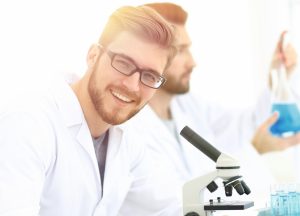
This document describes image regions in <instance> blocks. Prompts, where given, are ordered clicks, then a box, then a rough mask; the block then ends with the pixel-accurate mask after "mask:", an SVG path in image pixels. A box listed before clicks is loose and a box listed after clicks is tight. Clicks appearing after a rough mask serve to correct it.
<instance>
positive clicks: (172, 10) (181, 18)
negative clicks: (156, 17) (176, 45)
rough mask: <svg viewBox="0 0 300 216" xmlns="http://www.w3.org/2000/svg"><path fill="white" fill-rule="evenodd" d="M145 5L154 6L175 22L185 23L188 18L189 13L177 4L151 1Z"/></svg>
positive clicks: (161, 13)
mask: <svg viewBox="0 0 300 216" xmlns="http://www.w3.org/2000/svg"><path fill="white" fill-rule="evenodd" d="M144 5H145V6H148V7H151V8H153V9H154V10H155V11H157V12H158V13H159V14H160V15H161V16H162V17H164V18H165V19H166V20H167V21H169V22H171V23H174V24H179V25H185V23H186V20H187V18H188V13H187V12H186V11H185V10H184V9H183V8H182V7H181V6H179V5H177V4H173V3H168V2H162V3H149V4H144Z"/></svg>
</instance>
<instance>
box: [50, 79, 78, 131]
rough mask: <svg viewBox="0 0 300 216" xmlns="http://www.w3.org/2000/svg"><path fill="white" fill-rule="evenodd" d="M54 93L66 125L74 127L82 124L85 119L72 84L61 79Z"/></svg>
mask: <svg viewBox="0 0 300 216" xmlns="http://www.w3.org/2000/svg"><path fill="white" fill-rule="evenodd" d="M53 95H54V99H55V103H56V105H57V107H58V109H59V111H60V113H61V114H62V115H61V118H62V119H63V121H64V123H65V125H66V126H67V127H72V126H75V125H78V124H81V123H82V121H83V120H84V115H83V111H82V109H81V106H80V103H79V101H78V98H77V96H76V95H75V93H74V91H73V90H72V88H71V86H70V85H69V84H68V83H67V82H65V81H62V80H59V81H58V85H56V88H55V89H53Z"/></svg>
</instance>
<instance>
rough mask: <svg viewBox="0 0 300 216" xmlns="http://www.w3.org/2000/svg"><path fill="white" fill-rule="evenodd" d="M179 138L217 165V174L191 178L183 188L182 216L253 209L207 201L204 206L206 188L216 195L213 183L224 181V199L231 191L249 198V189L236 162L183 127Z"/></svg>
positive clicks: (241, 204) (237, 203)
mask: <svg viewBox="0 0 300 216" xmlns="http://www.w3.org/2000/svg"><path fill="white" fill-rule="evenodd" d="M180 135H181V136H183V137H184V138H185V139H186V140H187V141H189V142H190V143H191V144H193V145H194V146H195V147H196V148H198V149H199V150H200V151H201V152H203V153H204V154H205V155H206V156H207V157H209V158H210V159H212V160H213V161H214V162H215V163H216V170H215V171H212V172H210V173H207V174H206V175H203V176H200V177H197V178H194V179H192V180H190V181H188V182H186V183H185V184H184V186H183V215H184V216H212V215H213V212H215V211H217V210H244V209H247V208H250V207H252V206H254V202H253V201H227V202H226V201H222V200H221V198H220V197H218V199H217V200H216V201H214V200H212V199H210V200H209V202H208V203H204V191H205V188H207V189H208V190H209V191H210V192H211V193H212V192H214V191H216V190H217V188H218V185H217V184H216V183H215V181H214V180H215V179H217V178H221V179H223V184H224V188H225V195H226V196H231V195H232V191H233V188H234V189H235V190H236V192H237V193H238V194H239V195H243V194H247V195H248V194H250V192H251V191H250V189H249V187H248V186H247V185H246V183H245V182H244V181H243V180H242V176H241V175H239V172H240V165H239V162H238V161H237V160H235V159H234V158H232V157H231V156H229V155H226V154H224V153H221V152H220V151H219V150H218V149H216V148H215V147H214V146H212V145H211V144H210V143H208V142H207V141H206V140H204V139H203V138H202V137H200V136H199V135H198V134H197V133H195V132H194V131H193V130H192V129H190V128H189V127H188V126H185V127H184V128H183V129H182V130H181V132H180Z"/></svg>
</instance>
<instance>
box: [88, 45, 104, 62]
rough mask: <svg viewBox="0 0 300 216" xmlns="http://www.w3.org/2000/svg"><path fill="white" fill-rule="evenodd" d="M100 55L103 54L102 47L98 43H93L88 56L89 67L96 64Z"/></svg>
mask: <svg viewBox="0 0 300 216" xmlns="http://www.w3.org/2000/svg"><path fill="white" fill-rule="evenodd" d="M99 55H101V48H100V47H98V44H92V45H91V46H90V48H89V51H88V54H87V57H86V62H87V65H88V67H93V66H94V64H95V63H96V61H97V58H98V56H99Z"/></svg>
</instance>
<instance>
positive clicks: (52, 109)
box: [0, 6, 175, 216]
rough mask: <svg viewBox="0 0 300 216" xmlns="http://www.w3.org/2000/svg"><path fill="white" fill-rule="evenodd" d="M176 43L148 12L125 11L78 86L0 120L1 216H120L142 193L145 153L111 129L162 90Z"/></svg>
mask: <svg viewBox="0 0 300 216" xmlns="http://www.w3.org/2000/svg"><path fill="white" fill-rule="evenodd" d="M173 41H174V39H173V30H172V28H171V26H169V25H168V24H167V23H166V21H165V20H164V19H163V18H161V17H160V16H159V15H158V14H157V13H156V12H154V11H153V10H152V9H150V8H148V7H144V6H141V7H122V8H120V9H118V10H116V11H115V12H114V13H113V14H112V15H111V17H110V18H109V20H108V23H107V25H106V27H105V28H104V31H103V33H102V35H101V37H100V39H99V41H98V43H97V44H94V45H92V46H91V48H90V49H89V51H88V55H87V65H88V68H87V71H86V73H85V75H84V76H83V78H82V79H80V80H79V81H78V82H75V83H73V84H72V85H71V86H69V85H67V84H66V83H63V82H61V83H59V84H56V85H55V87H54V88H53V89H52V90H51V91H50V93H49V94H48V95H47V96H46V97H44V98H43V99H42V100H40V101H39V102H37V101H35V102H34V103H33V104H31V105H32V106H30V107H28V108H26V107H22V109H21V111H9V112H7V113H5V114H1V115H0V215H22V216H24V215H30V216H33V215H41V216H54V215H55V216H56V215H57V216H70V215H72V216H89V215H99V216H100V215H102V216H110V215H117V214H118V212H119V209H120V206H121V204H122V202H123V201H124V199H125V197H126V195H127V192H128V191H129V190H137V189H138V187H137V186H142V185H144V184H145V185H146V182H144V178H146V174H145V172H147V169H145V167H146V164H144V162H143V158H144V151H143V148H142V145H135V143H134V142H133V141H131V140H130V138H129V139H127V140H126V141H128V142H125V137H126V134H127V133H126V131H123V127H122V126H115V125H119V124H121V123H123V122H125V121H127V120H128V119H130V118H131V117H132V116H133V115H135V114H136V113H137V112H138V111H139V110H140V109H141V108H142V107H144V105H145V104H146V103H147V102H148V100H149V99H150V98H151V97H152V96H153V94H154V93H155V90H156V89H157V88H159V87H160V86H161V85H162V84H163V83H164V82H165V79H164V78H163V76H162V74H163V72H164V70H165V69H166V67H167V66H168V65H169V63H170V61H171V59H172V58H173V56H174V54H175V49H174V46H173ZM113 125H114V126H113ZM128 130H130V127H128ZM138 144H140V143H138ZM144 197H147V194H141V196H140V197H138V199H142V198H144ZM127 199H128V200H133V199H135V197H130V196H128V197H127ZM148 205H151V203H147V205H146V206H144V208H145V209H146V208H147V207H148ZM130 208H131V209H134V208H135V206H134V205H132V206H131V207H130ZM151 211H152V212H153V215H155V210H154V209H151ZM129 215H133V214H131V213H130V211H129Z"/></svg>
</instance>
